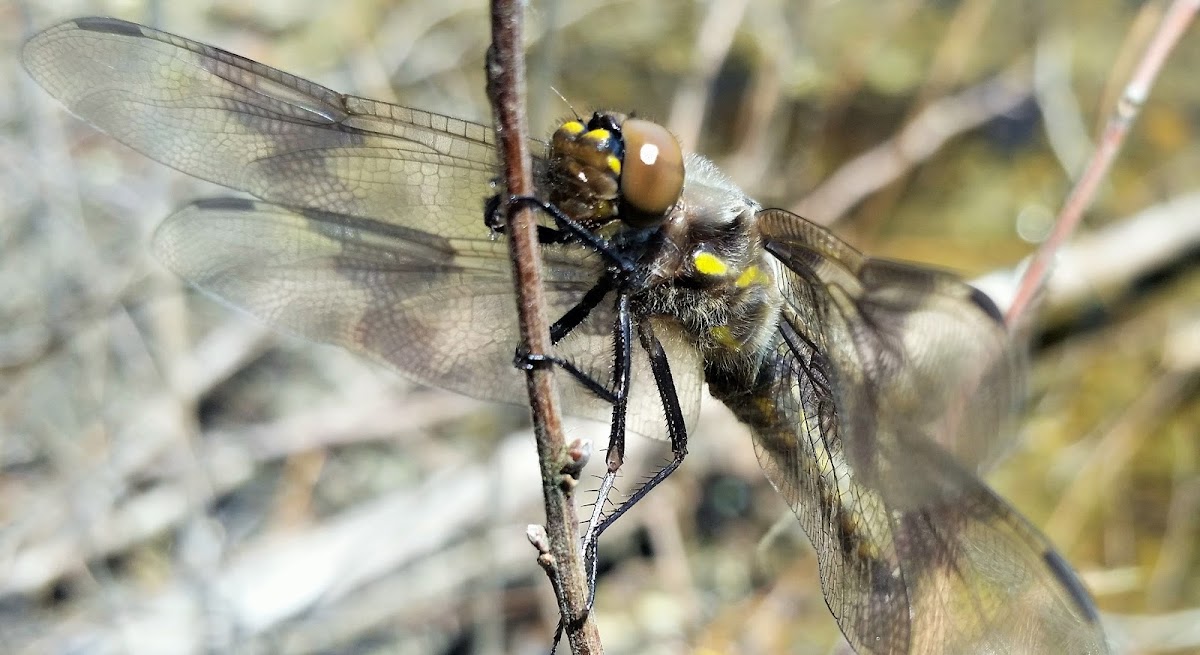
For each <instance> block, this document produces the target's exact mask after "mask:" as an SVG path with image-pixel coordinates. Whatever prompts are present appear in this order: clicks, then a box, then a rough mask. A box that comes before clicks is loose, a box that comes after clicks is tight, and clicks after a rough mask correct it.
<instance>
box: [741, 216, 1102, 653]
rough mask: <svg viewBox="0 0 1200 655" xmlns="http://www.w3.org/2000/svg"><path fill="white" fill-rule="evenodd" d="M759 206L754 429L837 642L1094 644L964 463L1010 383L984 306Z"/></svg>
mask: <svg viewBox="0 0 1200 655" xmlns="http://www.w3.org/2000/svg"><path fill="white" fill-rule="evenodd" d="M767 214H771V212H767ZM765 218H766V219H767V220H766V221H765V222H764V225H763V232H764V235H765V236H766V239H767V249H768V250H769V251H770V252H772V253H774V254H775V255H776V257H777V258H778V260H779V262H780V264H781V268H780V270H781V273H782V277H783V279H782V280H781V284H783V286H784V288H785V291H786V296H787V299H788V302H787V305H786V307H785V308H784V311H783V318H782V320H781V322H780V336H781V338H780V339H779V341H778V346H777V351H776V352H775V353H774V354H775V356H774V357H772V358H768V361H769V362H771V366H772V367H773V369H772V370H771V371H769V375H768V379H769V380H771V383H772V385H773V386H772V387H771V389H770V390H769V393H770V397H771V398H772V400H773V403H774V406H773V407H771V408H770V409H769V410H768V411H769V412H770V415H771V416H772V417H773V421H762V420H759V421H757V424H758V425H761V426H769V427H770V429H759V430H757V431H756V433H755V442H756V446H757V451H758V454H759V459H760V462H761V463H762V465H763V468H764V470H765V471H766V473H767V475H768V477H769V478H770V479H771V481H772V483H773V484H774V485H775V487H776V488H777V489H778V490H779V491H780V493H781V494H782V495H783V497H784V498H785V499H786V500H787V502H788V504H789V505H790V506H791V507H792V509H793V510H794V511H795V512H796V515H797V517H798V518H799V519H800V522H801V524H802V525H803V526H804V528H805V531H806V532H807V533H808V535H809V537H810V539H811V540H812V542H813V545H814V547H815V549H816V551H817V553H818V559H819V562H820V569H821V581H822V587H823V590H824V593H825V598H826V602H827V603H828V605H829V607H830V609H831V611H832V612H833V614H834V616H835V617H836V618H837V620H838V623H839V625H840V626H841V628H842V631H843V632H844V633H845V635H846V636H847V639H848V640H849V641H850V643H851V644H853V645H854V647H855V648H856V649H857V650H858V651H859V652H863V653H873V654H883V653H887V654H899V653H905V654H908V653H979V652H983V653H1051V652H1055V653H1058V652H1063V653H1066V652H1070V653H1104V652H1107V646H1106V644H1105V640H1104V635H1103V631H1102V630H1101V628H1100V625H1099V622H1098V620H1097V617H1096V613H1095V609H1094V608H1093V606H1092V604H1091V600H1090V598H1089V597H1088V595H1087V593H1086V591H1084V589H1083V587H1082V585H1081V583H1080V582H1079V581H1078V579H1077V578H1076V577H1075V576H1074V574H1073V573H1072V572H1071V570H1070V568H1069V567H1068V566H1067V565H1066V564H1065V563H1064V561H1063V560H1062V558H1061V557H1060V556H1059V555H1058V554H1057V553H1056V552H1055V551H1054V550H1053V547H1052V546H1051V545H1050V544H1049V542H1048V541H1047V540H1046V539H1045V537H1043V536H1042V535H1041V534H1040V533H1039V532H1038V531H1037V530H1036V528H1034V527H1033V526H1032V525H1031V524H1030V523H1029V522H1028V521H1026V520H1025V519H1024V518H1023V517H1021V516H1020V514H1018V513H1017V512H1016V511H1015V510H1013V509H1012V508H1011V507H1009V506H1008V505H1007V504H1006V503H1004V501H1003V500H1001V499H1000V498H999V497H998V496H996V494H995V493H994V492H992V491H991V490H990V489H989V488H988V487H987V486H986V485H985V484H984V483H983V482H982V481H980V480H979V478H978V477H976V475H975V474H974V472H973V470H974V468H975V467H976V466H978V465H979V464H980V463H982V462H985V461H987V460H989V459H990V458H991V457H992V456H993V454H994V451H992V450H989V449H988V448H986V447H984V446H983V445H982V444H984V443H985V442H987V441H988V440H989V439H990V440H992V441H996V440H999V439H1000V438H1001V436H1002V434H1001V430H1002V429H1006V428H1007V426H1008V424H1009V421H1010V420H1011V413H1012V412H1013V411H1014V408H1015V402H1016V400H1017V396H1016V394H1017V390H1018V389H1020V380H1019V377H1020V375H1019V374H1020V367H1019V359H1018V358H1017V357H1015V356H1012V355H1011V354H1010V353H1011V352H1012V349H1011V347H1009V346H1007V345H1006V342H1007V338H1006V336H1005V335H1004V333H1003V329H1002V328H1001V327H999V323H998V322H997V319H996V318H995V313H994V312H992V311H990V309H989V308H988V307H987V306H986V305H984V304H982V301H981V300H980V299H978V298H976V297H975V296H974V293H973V292H972V290H970V287H968V286H967V285H965V284H962V283H961V282H957V281H955V280H954V279H953V278H952V277H951V276H948V275H946V274H943V273H939V272H935V271H927V270H924V269H916V268H910V267H905V266H903V265H899V264H894V263H890V262H882V261H879V260H868V259H865V258H863V257H861V255H859V254H858V253H857V252H855V251H853V250H852V249H850V248H849V247H848V246H846V245H845V244H843V243H842V242H840V241H838V240H837V239H836V238H834V237H832V235H830V234H829V233H828V232H826V231H824V230H823V229H821V228H818V227H816V226H811V225H809V224H807V223H802V224H801V223H799V222H800V221H802V220H803V219H800V218H799V217H795V216H791V215H788V214H786V213H783V212H779V213H777V214H774V215H768V216H766V217H765ZM959 358H966V361H961V360H960V359H959ZM758 411H764V410H758Z"/></svg>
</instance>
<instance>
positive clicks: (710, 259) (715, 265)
mask: <svg viewBox="0 0 1200 655" xmlns="http://www.w3.org/2000/svg"><path fill="white" fill-rule="evenodd" d="M692 261H693V262H695V264H696V271H697V272H699V273H700V274H701V275H724V274H725V272H726V271H728V270H729V265H728V264H726V263H725V262H724V261H722V260H721V258H720V257H717V256H716V255H714V254H712V253H711V252H703V251H701V252H698V253H696V254H695V255H692Z"/></svg>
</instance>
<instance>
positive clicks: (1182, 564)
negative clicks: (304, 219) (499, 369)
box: [0, 0, 1200, 654]
mask: <svg viewBox="0 0 1200 655" xmlns="http://www.w3.org/2000/svg"><path fill="white" fill-rule="evenodd" d="M1163 7H1164V3H1163V2H1129V1H1127V0H1060V1H1059V2H1053V3H1042V2H1034V1H1029V0H1012V1H1009V2H996V1H995V0H961V1H958V2H952V1H945V0H941V1H929V2H919V1H915V0H892V1H888V2H880V1H878V0H841V1H834V0H824V1H816V0H814V1H810V2H782V1H780V0H728V1H726V0H714V1H712V2H707V3H704V2H686V1H680V0H672V1H665V2H656V3H642V2H619V1H610V0H592V1H587V2H583V1H577V0H570V1H563V2H555V1H552V0H534V1H533V2H531V6H530V11H529V22H528V27H527V33H528V36H529V56H530V60H529V65H530V75H529V88H530V103H531V110H530V111H531V116H530V118H531V125H532V126H533V129H534V131H535V135H538V134H541V135H542V136H546V135H548V134H549V133H550V132H551V131H552V130H553V128H554V126H555V125H556V124H557V122H558V121H559V120H561V119H563V118H565V117H569V116H570V115H571V114H572V109H571V107H574V108H575V110H577V111H579V112H580V113H585V112H588V111H590V110H592V109H594V108H613V109H618V110H622V111H631V110H636V112H637V113H639V114H640V115H642V116H647V117H650V118H653V119H656V120H659V121H660V122H665V123H666V124H667V125H668V126H670V127H671V129H672V130H673V131H675V133H676V134H678V135H679V136H680V138H681V140H682V141H683V142H684V144H685V146H686V147H688V148H690V149H696V150H699V151H701V152H704V153H706V154H708V155H709V156H711V157H712V158H713V159H714V160H715V161H716V162H717V164H718V165H719V166H721V167H722V168H723V169H724V170H725V171H726V172H728V173H729V174H730V175H731V176H732V177H733V178H734V179H735V180H736V181H737V182H738V183H740V184H741V185H742V186H743V188H745V189H746V190H747V191H748V192H749V193H750V194H751V195H753V196H754V197H756V198H758V199H759V200H760V201H761V202H762V203H763V204H765V205H774V206H780V207H786V208H790V209H792V210H794V211H798V212H800V213H802V214H804V215H805V216H808V217H809V218H812V219H814V220H817V221H820V222H823V223H827V224H833V223H836V226H835V228H834V229H835V230H837V231H838V232H839V233H840V234H842V235H843V236H844V237H845V238H846V239H847V240H848V241H850V242H851V243H852V244H854V245H856V246H857V247H859V248H860V249H863V250H865V251H867V252H870V253H872V254H877V255H886V256H890V257H899V258H903V259H909V260H917V261H922V262H928V263H932V264H936V265H939V266H943V267H947V268H952V269H956V270H959V271H962V272H963V273H964V274H965V275H967V276H970V277H975V276H984V275H988V274H991V278H990V279H992V280H1001V281H1003V280H1004V279H1006V277H1007V274H1006V273H1005V271H1011V270H1012V269H1013V268H1014V267H1015V266H1016V265H1017V264H1018V262H1019V261H1020V260H1021V258H1022V257H1024V256H1025V255H1027V254H1028V253H1030V252H1031V251H1032V249H1033V247H1034V245H1033V244H1034V243H1035V242H1036V241H1037V240H1038V239H1040V238H1041V236H1042V235H1043V234H1044V233H1045V232H1046V230H1047V229H1048V228H1049V225H1050V224H1051V221H1052V219H1053V216H1054V213H1055V212H1056V211H1057V210H1058V207H1059V205H1060V204H1061V202H1062V199H1063V198H1064V196H1065V194H1066V192H1067V190H1068V188H1069V182H1070V179H1071V175H1072V174H1073V173H1075V172H1077V171H1078V170H1080V167H1081V163H1082V161H1083V159H1084V158H1085V157H1086V155H1087V154H1088V153H1089V152H1090V149H1091V147H1092V143H1093V139H1094V136H1095V135H1096V134H1098V132H1099V127H1100V126H1101V125H1103V121H1104V120H1105V118H1106V117H1107V115H1108V114H1109V112H1111V110H1112V108H1113V107H1114V105H1115V101H1116V99H1117V97H1118V95H1119V92H1120V90H1121V87H1122V85H1123V84H1124V82H1125V80H1126V77H1127V75H1128V72H1129V69H1130V66H1131V63H1132V61H1133V57H1134V55H1135V54H1136V53H1137V52H1139V51H1140V48H1141V47H1142V45H1143V44H1144V41H1145V39H1146V37H1147V35H1148V34H1149V31H1150V30H1151V29H1152V28H1153V27H1154V26H1155V25H1156V24H1157V21H1158V17H1159V15H1160V13H1161V11H1162V9H1163ZM81 15H110V16H117V17H120V18H125V19H129V20H134V21H137V22H142V23H148V24H151V25H154V26H156V27H159V28H161V29H164V30H167V31H170V32H175V33H178V34H181V35H184V36H188V37H190V38H193V39H197V40H200V41H203V42H206V43H212V44H215V45H219V46H220V47H223V48H225V49H227V50H230V51H233V52H236V53H239V54H242V55H245V56H247V57H250V58H252V59H256V60H259V61H262V62H264V63H267V64H270V65H272V66H276V67H279V68H282V69H285V70H287V71H289V72H293V73H296V74H299V75H301V76H304V77H307V78H311V79H313V80H315V81H317V82H320V83H322V84H324V85H326V86H330V87H332V88H334V89H337V90H340V91H345V92H354V93H356V94H358V95H363V96H368V97H372V98H378V99H382V100H389V101H393V102H400V103H403V104H408V105H412V106H415V107H420V108H423V109H428V110H432V111H437V112H443V113H448V114H451V115H454V116H457V117H461V118H467V119H474V120H478V121H481V122H488V121H489V120H490V119H489V113H488V109H487V105H486V101H485V97H484V94H483V88H484V87H483V74H482V67H483V56H484V50H485V47H486V44H487V42H488V38H489V37H488V14H487V7H486V3H485V2H483V0H441V1H440V2H437V3H430V2H427V1H423V0H414V1H412V2H379V1H374V0H342V1H340V2H336V3H335V2H328V1H318V0H288V1H286V2H284V1H276V2H259V3H248V2H234V1H222V0H194V1H182V0H177V1H175V2H169V3H168V2H147V1H144V0H125V1H120V2H84V1H78V2H72V1H67V0H54V1H50V0H44V1H42V2H13V1H12V0H0V89H2V91H0V199H2V200H0V650H3V651H4V652H6V653H67V652H71V653H89V654H90V653H199V652H245V653H377V652H388V653H439V654H451V653H538V652H544V650H545V648H546V646H547V644H548V640H549V638H550V635H551V634H552V632H553V627H554V622H555V620H556V618H557V610H556V607H555V605H554V600H553V596H552V595H551V594H550V592H549V585H548V584H547V583H546V580H545V576H544V575H543V574H542V572H541V570H540V569H539V568H538V567H537V566H536V564H535V562H534V553H533V551H532V549H531V548H530V547H529V545H528V543H527V542H526V541H525V536H524V533H525V526H526V524H528V523H536V522H540V521H541V520H542V510H541V507H540V489H539V486H538V484H539V483H538V482H537V480H536V458H535V454H534V449H533V442H532V438H531V436H530V435H529V431H528V428H527V418H526V416H527V410H525V409H524V408H520V407H501V406H493V405H489V404H486V403H481V402H477V401H472V400H468V399H464V398H462V397H459V396H455V395H451V394H448V393H445V392H441V391H438V390H435V389H429V388H423V387H419V386H417V385H414V384H411V383H408V382H406V381H404V380H403V379H401V378H400V377H399V376H397V375H396V374H394V373H392V372H390V371H387V370H384V369H381V368H379V367H377V366H374V365H371V364H368V363H365V362H363V361H360V360H358V359H357V358H355V357H353V356H351V355H348V354H346V353H344V352H342V351H340V350H337V349H335V348H332V347H328V346H316V345H312V344H309V343H304V342H300V341H297V340H294V339H288V338H280V337H277V336H274V335H272V334H269V333H268V332H266V331H265V330H264V329H263V328H261V327H259V326H257V325H256V324H255V323H253V322H252V321H250V320H248V319H246V318H244V317H242V316H240V315H238V314H235V313H233V312H231V311H229V310H228V309H226V308H224V307H222V306H219V305H217V304H216V303H214V302H213V301H211V300H209V299H207V298H204V297H201V296H199V295H198V294H196V293H195V292H192V291H189V290H187V289H185V288H183V286H182V285H181V284H180V283H179V282H178V281H177V280H175V279H174V278H173V277H172V276H171V275H170V274H168V273H167V272H165V271H164V270H163V269H162V268H161V267H160V266H159V265H158V264H157V263H156V262H155V261H154V260H153V259H152V258H151V257H150V255H149V248H148V237H149V234H150V232H151V231H152V230H153V228H154V227H155V225H156V224H157V223H158V222H159V221H160V220H161V219H162V218H163V217H165V216H166V215H167V214H168V213H170V211H171V210H172V209H173V208H176V207H178V206H180V205H181V204H183V203H184V202H186V201H187V200H188V199H192V198H196V197H203V196H213V195H222V193H223V192H222V190H221V189H219V188H218V187H214V186H212V185H205V184H202V183H199V182H197V181H195V180H192V179H190V178H187V177H186V176H184V175H182V174H179V173H176V172H174V171H172V170H169V169H167V168H165V167H162V166H160V165H158V164H155V163H153V162H151V161H148V160H146V159H145V158H143V157H141V156H140V155H137V154H136V153H134V152H132V151H131V150H129V149H127V148H125V147H123V146H120V145H118V144H116V143H115V142H114V141H112V140H111V139H109V138H108V137H106V136H104V135H102V134H99V133H97V132H96V131H94V130H92V129H91V128H89V127H87V126H86V125H84V124H82V123H80V122H79V121H77V120H75V119H73V118H71V117H70V116H68V115H67V114H65V112H63V111H61V109H59V108H58V106H57V105H56V103H55V102H54V101H53V100H52V99H51V98H50V97H48V96H47V95H46V94H45V93H44V92H42V91H41V89H39V88H38V87H37V86H36V85H35V84H34V83H33V82H32V81H31V80H30V79H29V78H28V77H27V76H26V75H25V73H24V71H23V70H22V69H21V67H20V65H19V62H18V52H19V48H20V44H21V42H22V41H23V40H24V39H25V38H26V37H27V36H28V35H29V34H31V33H32V31H36V30H40V29H44V28H46V27H48V26H50V25H52V24H54V23H56V22H58V21H60V20H63V19H66V18H70V17H75V16H81ZM1189 36H1190V38H1185V39H1184V41H1183V43H1182V45H1181V46H1180V48H1179V49H1178V50H1177V51H1176V52H1175V53H1174V54H1173V55H1172V58H1171V60H1170V62H1169V63H1168V65H1167V67H1166V70H1165V72H1164V73H1163V76H1162V78H1161V80H1160V81H1159V83H1158V84H1157V86H1156V87H1155V89H1154V91H1153V94H1152V96H1151V98H1150V100H1149V102H1148V103H1147V105H1146V106H1145V109H1144V112H1143V115H1142V116H1141V118H1140V119H1139V121H1138V122H1137V123H1136V125H1135V126H1134V128H1133V132H1132V134H1131V137H1130V140H1129V143H1128V145H1127V146H1126V148H1125V150H1124V152H1122V154H1121V155H1120V158H1119V160H1118V161H1117V163H1116V166H1115V168H1114V169H1113V171H1112V173H1111V175H1110V176H1109V178H1108V180H1107V181H1106V183H1105V185H1104V188H1103V191H1102V192H1101V195H1100V198H1099V199H1098V202H1097V204H1096V205H1095V206H1094V208H1093V209H1092V210H1091V211H1090V213H1089V214H1088V218H1087V222H1086V224H1085V226H1084V228H1083V229H1082V231H1081V234H1080V235H1079V237H1078V238H1077V239H1076V240H1075V241H1074V242H1073V243H1072V245H1071V246H1070V247H1069V248H1068V249H1067V250H1066V251H1065V252H1064V253H1063V255H1062V263H1061V269H1060V274H1059V275H1058V276H1057V277H1056V279H1055V282H1054V284H1053V285H1052V287H1051V290H1050V292H1049V294H1048V296H1047V305H1046V307H1045V308H1044V309H1045V311H1044V312H1043V313H1042V314H1040V315H1039V316H1038V318H1037V324H1036V326H1035V330H1036V334H1037V337H1036V347H1035V353H1034V359H1033V364H1032V371H1031V375H1032V379H1033V383H1032V387H1033V393H1032V397H1031V401H1030V404H1029V408H1028V416H1027V418H1026V419H1025V421H1024V422H1023V428H1022V430H1021V432H1020V434H1019V435H1016V436H1015V441H1016V445H1015V447H1014V449H1013V454H1012V456H1011V457H1009V458H1008V459H1007V460H1006V461H1005V462H1004V463H1003V464H1002V465H1001V467H1000V468H999V469H998V470H996V471H994V472H992V474H991V475H990V477H989V480H990V481H991V482H992V483H993V484H994V485H995V486H996V487H997V489H998V490H999V491H1000V492H1001V494H1002V495H1004V496H1005V497H1006V498H1008V499H1009V500H1010V501H1011V502H1012V503H1013V504H1014V505H1015V506H1016V507H1017V508H1018V509H1019V510H1020V511H1021V512H1022V513H1024V514H1025V515H1026V516H1028V517H1029V518H1030V519H1031V520H1032V521H1033V522H1034V523H1035V524H1037V525H1039V526H1041V527H1042V528H1043V529H1044V530H1045V531H1046V533H1047V535H1048V536H1049V537H1050V538H1051V539H1052V540H1053V541H1054V542H1055V543H1056V544H1058V546H1059V547H1060V549H1061V550H1062V552H1063V553H1064V555H1065V556H1066V557H1067V559H1068V560H1069V561H1070V562H1071V563H1072V565H1073V566H1075V567H1076V568H1077V570H1078V571H1079V572H1080V573H1081V576H1082V578H1083V580H1084V581H1085V582H1086V584H1087V585H1088V586H1089V587H1090V588H1091V590H1092V591H1093V592H1094V594H1095V596H1096V599H1097V602H1098V604H1099V605H1100V607H1101V609H1102V611H1103V612H1104V615H1105V620H1106V624H1107V625H1108V627H1109V629H1110V631H1111V632H1112V634H1113V635H1114V636H1115V637H1116V638H1118V639H1121V640H1123V642H1124V643H1125V644H1126V650H1127V652H1137V653H1158V652H1163V653H1166V652H1171V653H1187V652H1200V628H1197V626H1200V549H1198V548H1197V538H1198V537H1200V395H1198V390H1197V384H1196V380H1197V374H1198V371H1200V175H1198V174H1197V171H1200V143H1198V142H1197V139H1196V138H1195V136H1196V132H1197V130H1198V129H1200V85H1198V84H1197V83H1196V76H1195V71H1196V70H1197V67H1198V66H1200V40H1198V39H1196V38H1195V37H1196V36H1197V33H1196V30H1195V28H1193V29H1192V30H1191V34H1190V35H1189ZM558 94H561V95H562V98H565V99H566V101H568V102H569V103H570V105H568V104H566V103H564V101H563V99H562V98H560V97H559V96H558ZM997 272H999V273H997ZM1002 286H1003V285H1002V284H1001V285H1000V287H1002ZM989 288H990V287H989ZM570 430H571V436H582V437H591V438H594V439H597V440H599V441H598V443H599V444H602V443H603V441H602V438H603V434H604V433H605V431H604V429H603V428H600V429H596V428H595V426H587V425H583V424H572V425H571V428H570ZM636 441H639V442H640V441H642V440H636ZM633 447H634V448H635V449H636V452H638V453H640V455H638V457H639V458H640V459H639V460H638V464H639V465H641V466H643V467H649V466H653V465H655V464H657V463H660V462H661V461H662V457H663V454H664V452H663V450H664V449H663V448H662V446H661V444H654V443H635V444H634V445H633ZM689 450H690V454H689V457H688V459H687V461H686V462H685V464H684V466H683V467H682V468H681V470H680V471H679V472H678V473H676V474H675V475H674V476H673V477H672V478H671V479H670V480H669V481H668V483H667V484H666V485H664V486H663V487H662V488H660V490H658V491H656V492H655V493H653V494H651V495H650V497H649V498H648V499H647V500H645V501H644V502H643V503H642V504H640V505H639V506H638V507H637V508H636V509H635V510H634V511H633V512H631V513H630V514H629V515H628V516H627V517H626V518H624V519H623V520H622V521H620V522H618V524H617V527H615V528H614V529H613V530H612V531H610V532H609V533H607V535H606V540H605V541H604V543H603V546H602V552H601V556H602V564H601V565H602V577H601V579H600V584H599V593H598V598H597V603H596V609H597V621H598V623H599V628H600V632H601V635H602V636H603V638H604V643H605V646H606V647H607V649H608V652H612V653H683V652H714V653H717V652H720V653H725V652H728V653H827V652H830V651H831V649H833V648H835V647H836V644H837V643H838V637H837V630H836V626H835V625H834V623H833V620H832V619H831V618H830V616H829V613H828V610H827V609H826V607H825V604H824V601H823V600H822V598H821V594H820V588H819V583H818V581H817V574H816V560H815V557H814V556H813V553H812V552H811V550H810V549H809V547H808V545H807V542H806V540H805V538H804V536H803V535H802V533H801V532H800V530H799V527H798V525H797V523H796V521H795V520H794V519H793V518H792V517H791V515H790V514H788V513H787V511H786V508H785V506H784V504H783V503H782V501H780V500H779V499H778V498H777V497H776V494H775V493H774V491H773V489H772V488H771V487H770V485H769V484H768V483H767V482H766V480H765V478H764V477H763V475H762V474H761V472H760V471H759V468H758V465H757V461H756V458H755V456H754V454H753V448H752V447H751V443H750V440H749V438H748V436H747V434H746V433H745V430H744V429H743V428H741V427H740V426H738V424H737V423H736V422H735V421H734V420H733V419H732V418H731V417H730V416H728V414H727V413H726V411H725V410H724V408H722V407H720V406H719V405H718V404H717V403H714V402H706V404H705V406H704V415H703V417H702V419H701V422H700V426H699V428H698V429H697V431H696V434H694V435H693V437H692V438H691V440H690V443H689ZM630 475H631V476H632V475H633V474H632V473H631V474H630ZM627 479H633V478H632V477H630V478H627ZM585 484H587V481H586V480H585ZM581 498H583V499H585V500H586V499H587V498H588V495H587V494H583V495H581Z"/></svg>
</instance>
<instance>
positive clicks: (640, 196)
mask: <svg viewBox="0 0 1200 655" xmlns="http://www.w3.org/2000/svg"><path fill="white" fill-rule="evenodd" d="M621 136H622V137H623V138H624V140H625V161H624V162H623V164H622V166H621V196H622V197H623V198H624V200H625V203H626V204H627V205H629V206H630V207H631V208H633V209H634V210H635V211H636V212H637V213H638V214H642V216H640V217H622V218H623V219H624V220H626V222H630V219H633V222H635V223H636V222H639V221H640V222H643V223H654V222H656V221H658V220H661V219H662V217H663V215H664V214H666V213H667V210H668V209H670V208H671V207H673V206H674V205H675V203H676V202H678V201H679V196H680V194H681V193H683V149H682V148H680V146H679V141H678V140H677V139H676V138H675V135H673V134H671V133H670V132H668V131H667V128H665V127H663V126H661V125H659V124H657V123H651V122H650V121H645V120H640V119H637V118H631V119H629V120H627V121H625V122H624V123H623V124H622V125H621Z"/></svg>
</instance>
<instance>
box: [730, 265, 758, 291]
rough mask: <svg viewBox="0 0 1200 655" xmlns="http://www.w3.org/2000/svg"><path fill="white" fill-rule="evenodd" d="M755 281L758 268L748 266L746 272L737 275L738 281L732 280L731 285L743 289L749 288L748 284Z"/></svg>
mask: <svg viewBox="0 0 1200 655" xmlns="http://www.w3.org/2000/svg"><path fill="white" fill-rule="evenodd" d="M757 279H758V267H757V266H749V267H747V268H746V270H744V271H742V274H741V275H739V276H738V279H737V280H734V282H733V283H734V284H735V285H737V286H739V287H743V288H745V287H748V286H750V283H751V282H754V281H755V280H757Z"/></svg>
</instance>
